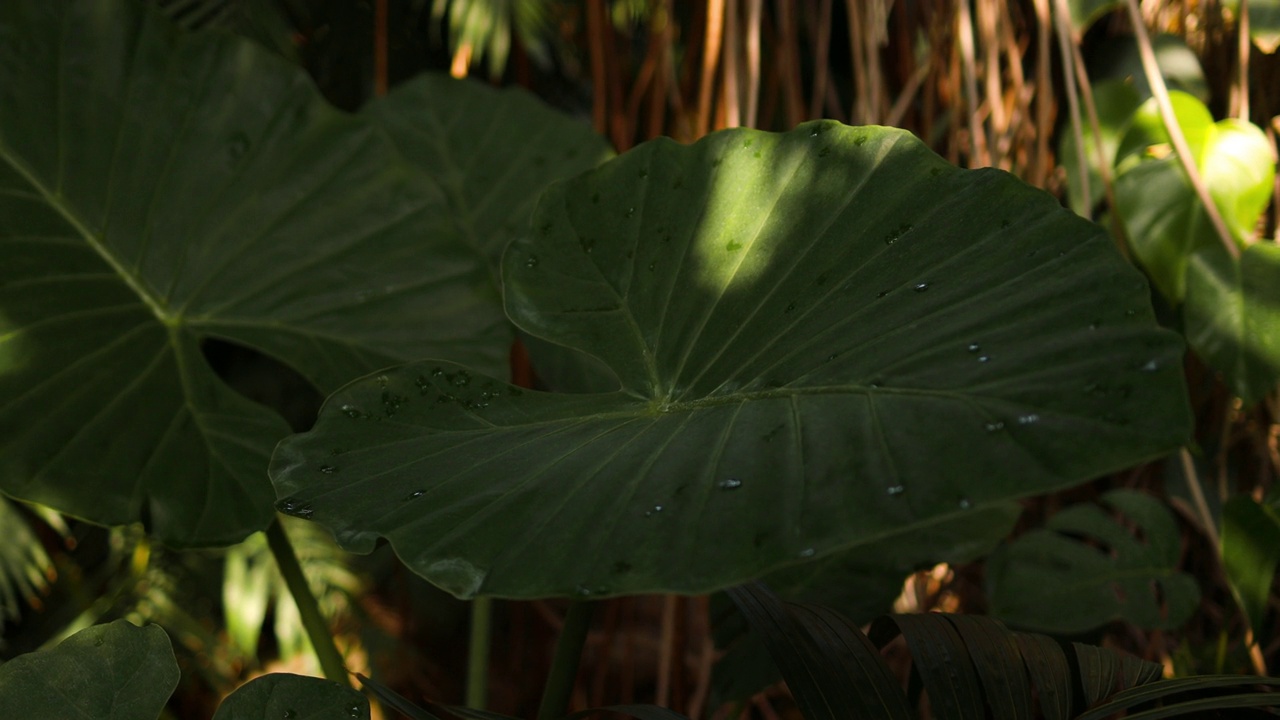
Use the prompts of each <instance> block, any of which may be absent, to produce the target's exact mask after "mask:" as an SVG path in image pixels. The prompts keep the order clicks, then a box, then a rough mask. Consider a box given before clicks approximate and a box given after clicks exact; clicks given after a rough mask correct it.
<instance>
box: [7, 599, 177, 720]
mask: <svg viewBox="0 0 1280 720" xmlns="http://www.w3.org/2000/svg"><path fill="white" fill-rule="evenodd" d="M178 675H179V672H178V661H177V660H175V659H174V657H173V646H171V645H170V644H169V636H168V635H166V634H165V632H164V630H161V629H160V627H159V626H158V625H148V626H146V627H143V628H139V627H135V626H133V625H130V624H129V623H128V622H126V621H124V620H116V621H115V622H113V623H110V624H107V625H95V626H93V627H90V628H85V629H84V630H81V631H80V632H78V633H76V634H75V635H72V636H71V637H69V638H67V639H66V640H64V641H63V642H62V643H61V644H59V645H58V646H57V647H55V648H52V649H50V650H41V651H39V652H33V653H27V654H26V655H19V656H18V657H16V658H14V659H13V660H10V661H9V662H7V663H5V664H4V665H0V717H3V718H23V720H46V719H47V720H54V719H55V718H58V719H61V718H93V720H155V718H156V717H158V716H159V715H160V711H161V710H162V709H164V705H165V703H166V702H167V701H168V700H169V695H170V694H172V693H173V689H174V688H175V687H177V685H178Z"/></svg>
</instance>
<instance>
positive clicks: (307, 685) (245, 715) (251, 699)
mask: <svg viewBox="0 0 1280 720" xmlns="http://www.w3.org/2000/svg"><path fill="white" fill-rule="evenodd" d="M267 718H284V719H285V720H291V719H292V720H368V718H369V701H368V700H367V699H365V696H364V695H361V694H360V693H359V692H357V691H355V690H353V689H352V688H351V687H350V686H348V685H342V684H340V683H336V682H333V681H332V680H322V679H320V678H314V677H306V676H303V675H292V674H289V673H271V674H270V675H263V676H262V677H259V678H255V679H253V680H250V681H249V682H247V683H245V684H244V685H242V686H240V687H239V688H237V689H236V691H235V692H233V693H231V694H230V695H229V696H227V699H226V700H224V701H222V705H220V706H218V712H216V713H214V715H213V720H266V719H267Z"/></svg>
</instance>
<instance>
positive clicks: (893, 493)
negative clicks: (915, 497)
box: [885, 485, 907, 497]
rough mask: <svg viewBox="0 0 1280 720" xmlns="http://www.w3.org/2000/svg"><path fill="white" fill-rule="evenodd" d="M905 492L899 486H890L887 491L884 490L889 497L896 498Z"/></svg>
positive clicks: (904, 489) (903, 488)
mask: <svg viewBox="0 0 1280 720" xmlns="http://www.w3.org/2000/svg"><path fill="white" fill-rule="evenodd" d="M906 491H907V489H906V488H905V487H903V486H901V485H890V486H889V489H888V490H886V491H885V492H887V493H888V494H889V497H898V496H899V495H901V494H902V493H904V492H906Z"/></svg>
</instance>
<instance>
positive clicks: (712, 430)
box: [271, 122, 1190, 597]
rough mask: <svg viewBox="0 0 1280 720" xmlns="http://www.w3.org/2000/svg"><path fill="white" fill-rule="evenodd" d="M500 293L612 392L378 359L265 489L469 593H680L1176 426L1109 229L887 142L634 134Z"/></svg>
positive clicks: (533, 240) (990, 495) (1174, 357)
mask: <svg viewBox="0 0 1280 720" xmlns="http://www.w3.org/2000/svg"><path fill="white" fill-rule="evenodd" d="M503 279H504V293H505V302H506V308H507V312H508V315H509V316H510V317H511V318H512V320H514V321H515V323H516V324H517V325H518V326H519V327H520V328H521V329H522V330H524V331H525V332H528V333H530V334H531V335H534V336H537V337H540V338H543V339H544V340H546V341H548V342H551V343H555V344H558V345H562V346H565V347H569V348H572V349H574V350H577V351H581V352H584V353H587V354H589V355H591V356H593V357H595V358H597V359H598V360H600V361H601V362H602V363H603V364H604V365H605V366H607V367H608V368H609V370H611V371H612V372H613V374H614V375H615V376H616V377H617V380H618V384H619V386H620V389H619V390H617V391H616V392H611V393H601V394H572V395H569V394H551V393H540V392H533V391H529V390H521V389H519V388H515V387H511V386H508V385H507V384H505V383H503V382H501V381H500V380H499V379H498V378H495V377H490V376H486V375H484V374H482V373H479V372H477V371H475V370H474V369H472V368H468V367H465V366H462V365H458V364H453V363H447V362H443V361H441V362H436V361H428V362H424V363H417V364H412V365H408V366H404V367H401V368H397V369H394V370H388V371H385V372H383V373H381V374H378V375H376V376H373V377H369V378H366V379H364V380H361V381H358V382H355V383H353V384H350V385H348V386H346V387H344V388H343V389H342V390H340V391H338V392H337V393H335V394H334V395H332V396H331V397H330V399H329V400H328V402H327V404H326V407H325V408H324V409H323V410H322V412H321V417H320V419H319V421H318V423H317V425H316V427H315V428H314V429H313V430H312V431H311V432H310V433H307V434H304V435H298V436H294V437H292V438H289V439H288V440H286V441H285V442H283V443H282V444H281V445H280V446H279V447H278V449H277V451H276V455H275V457H274V458H273V461H272V471H271V472H272V477H273V480H274V482H275V483H276V487H277V490H278V492H279V495H280V497H281V501H280V503H279V505H278V507H280V508H281V509H282V510H284V511H285V512H289V513H292V514H294V515H299V516H303V517H310V518H312V519H314V520H316V521H319V522H321V523H323V524H324V525H326V526H327V527H329V528H331V529H332V530H333V531H334V533H335V535H336V537H337V538H338V540H339V541H340V542H341V543H342V544H343V545H345V546H346V547H347V548H349V549H352V550H356V551H369V550H371V549H372V548H373V546H374V544H375V542H376V541H377V540H378V539H379V538H380V537H385V538H387V539H389V540H390V542H391V544H392V546H393V547H394V548H395V550H396V552H397V553H398V554H399V555H400V557H401V558H402V559H403V560H404V561H405V562H406V563H408V565H409V566H410V567H412V568H413V569H414V570H416V571H417V572H419V573H421V574H422V575H423V576H425V577H426V578H428V579H430V580H432V581H433V582H435V583H437V584H438V585H440V586H441V587H444V588H445V589H447V590H450V591H451V592H453V593H455V594H457V595H459V596H463V597H466V596H472V595H477V594H491V595H499V596H512V597H536V596H547V595H576V596H579V597H596V596H603V595H612V594H623V593H626V594H630V593H644V592H657V591H679V592H689V593H698V592H705V591H708V590H713V589H717V588H722V587H726V586H729V585H732V584H735V583H738V582H741V581H743V580H746V579H749V578H752V577H758V576H760V575H761V574H763V573H765V572H768V571H770V570H774V569H776V568H779V567H782V566H785V565H788V564H791V563H796V562H801V561H805V560H808V559H811V558H819V557H825V556H827V555H828V554H831V553H836V552H838V551H841V550H847V549H852V548H855V547H857V546H859V545H862V544H865V543H869V542H872V541H874V540H876V539H877V538H881V537H885V536H887V535H889V534H892V533H895V532H906V531H910V530H911V529H913V528H923V527H925V526H928V525H931V524H934V523H937V522H939V521H941V520H943V519H944V518H947V517H949V516H955V515H962V514H964V513H968V512H971V511H972V509H974V508H977V507H985V506H987V505H988V504H991V503H996V502H1001V501H1006V500H1008V499H1011V498H1016V497H1021V496H1025V495H1031V494H1035V493H1042V492H1046V491H1049V490H1053V489H1056V488H1062V487H1066V486H1069V485H1072V484H1074V483H1079V482H1082V481H1084V480H1087V479H1089V478H1092V477H1095V476H1097V475H1099V474H1102V473H1105V472H1108V471H1111V470H1114V469H1117V468H1121V467H1125V466H1127V465H1130V464H1132V463H1134V462H1137V461H1140V460H1143V459H1147V458H1151V457H1155V456H1159V455H1161V454H1163V453H1165V452H1167V451H1169V450H1170V449H1172V448H1174V447H1176V446H1177V445H1178V444H1180V443H1181V442H1182V441H1183V440H1184V439H1185V437H1186V435H1187V433H1188V431H1189V428H1190V414H1189V411H1188V407H1187V400H1186V395H1185V388H1184V386H1183V379H1182V371H1181V362H1180V356H1181V352H1182V344H1181V341H1180V340H1179V339H1178V337H1177V336H1176V335H1174V334H1172V333H1170V332H1168V331H1165V330H1162V329H1160V328H1159V327H1158V326H1157V325H1156V324H1155V322H1154V319H1153V317H1152V311H1151V307H1150V301H1149V298H1148V287H1147V284H1146V282H1145V281H1144V280H1143V279H1142V277H1141V276H1140V275H1139V273H1138V272H1137V271H1136V270H1135V269H1134V268H1132V267H1131V266H1129V265H1128V264H1127V263H1126V262H1125V261H1124V260H1123V259H1122V258H1121V257H1120V256H1119V254H1118V253H1117V252H1116V250H1115V247H1114V246H1113V245H1112V244H1111V242H1110V240H1108V238H1107V237H1106V236H1105V235H1104V234H1103V233H1102V231H1101V230H1100V229H1098V228H1097V227H1096V226H1094V225H1092V224H1091V223H1088V222H1086V221H1084V220H1081V219H1080V218H1077V217H1075V216H1074V215H1072V214H1071V213H1070V212H1069V211H1067V210H1065V209H1063V208H1062V207H1061V206H1059V205H1058V203H1057V202H1056V201H1055V200H1054V199H1053V198H1052V197H1050V196H1049V195H1047V194H1045V193H1043V192H1041V191H1038V190H1035V189H1032V188H1030V187H1027V186H1026V185H1024V184H1022V183H1021V182H1019V181H1018V180H1016V179H1015V178H1013V177H1012V176H1010V175H1008V174H1007V173H1003V172H999V171H994V170H987V171H964V170H959V169H957V168H955V167H953V166H951V165H949V164H947V163H946V162H945V161H943V160H942V159H941V158H939V157H938V156H937V155H935V154H933V153H932V152H931V151H930V150H929V149H928V148H926V147H925V146H924V145H923V144H922V143H921V142H919V141H918V140H916V139H915V138H914V137H913V136H911V135H910V134H908V133H906V132H902V131H898V130H893V129H888V128H851V127H845V126H842V125H840V124H838V123H833V122H816V123H809V124H805V125H802V126H800V127H799V128H797V129H796V130H794V131H791V132H787V133H781V134H775V133H765V132H759V131H754V130H745V129H739V130H730V131H724V132H720V133H716V134H713V135H711V136H708V137H706V138H704V139H703V140H700V141H699V142H697V143H695V144H693V145H679V144H677V143H675V142H672V141H670V140H665V139H660V140H656V141H653V142H650V143H647V144H644V145H641V146H639V147H637V148H635V149H633V150H632V151H630V152H628V153H626V154H624V155H622V156H619V157H618V158H615V159H614V160H611V161H609V162H607V163H605V164H603V165H601V166H600V167H599V168H596V169H595V170H592V171H590V172H587V173H584V174H582V175H578V176H576V177H574V178H572V179H570V180H567V181H564V182H561V183H558V184H555V185H552V186H551V187H550V188H549V189H548V190H547V192H546V193H545V194H544V195H543V196H542V198H541V200H540V201H539V204H538V208H537V210H536V211H535V213H534V217H533V221H532V226H531V227H530V230H529V233H528V234H527V235H526V236H524V237H521V238H519V239H517V240H515V241H514V242H513V243H512V244H511V245H510V246H509V248H508V249H507V252H506V255H505V256H504V259H503ZM535 360H536V359H535ZM1083 446H1088V447H1089V449H1090V451H1089V452H1087V453H1086V452H1080V448H1081V447H1083Z"/></svg>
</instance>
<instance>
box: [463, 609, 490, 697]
mask: <svg viewBox="0 0 1280 720" xmlns="http://www.w3.org/2000/svg"><path fill="white" fill-rule="evenodd" d="M492 602H493V601H492V600H490V599H489V598H487V597H478V598H476V599H475V600H474V601H472V603H471V645H470V648H469V650H468V652H467V697H466V705H467V707H469V708H474V709H476V710H484V709H485V705H486V704H488V702H489V636H490V628H491V621H492V619H493V606H492Z"/></svg>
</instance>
